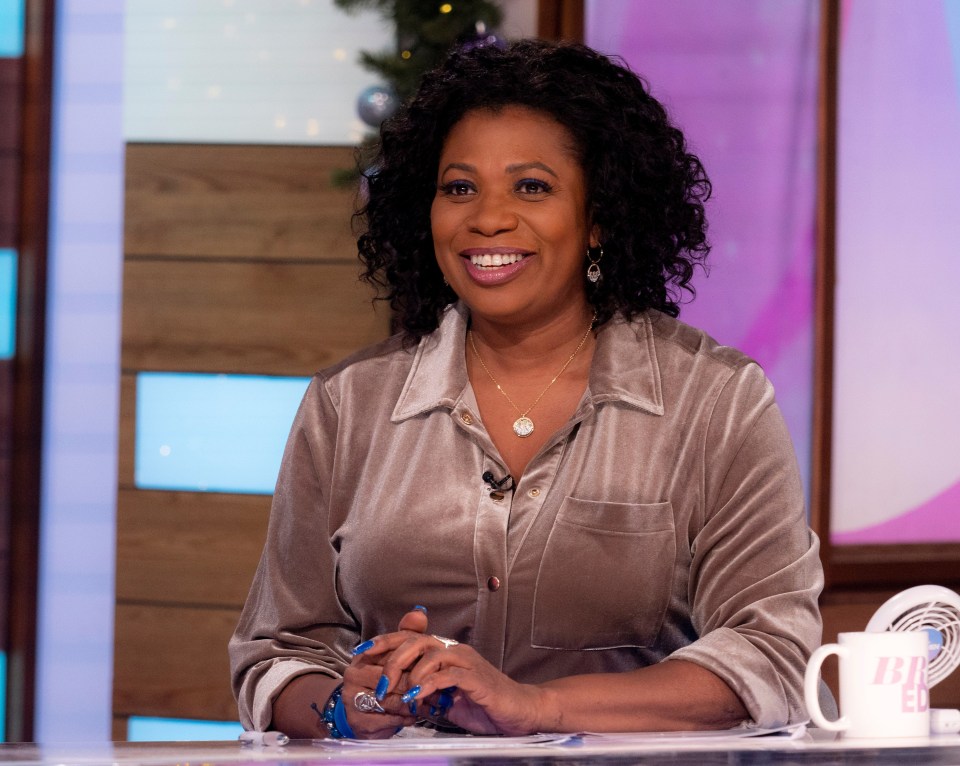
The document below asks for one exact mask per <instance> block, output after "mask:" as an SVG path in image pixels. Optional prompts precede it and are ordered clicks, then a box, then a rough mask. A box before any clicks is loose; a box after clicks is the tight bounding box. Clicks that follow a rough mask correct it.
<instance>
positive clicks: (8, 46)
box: [0, 0, 26, 58]
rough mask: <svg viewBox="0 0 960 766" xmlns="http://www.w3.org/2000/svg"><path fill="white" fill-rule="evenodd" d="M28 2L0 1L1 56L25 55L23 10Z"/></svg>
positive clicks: (14, 56)
mask: <svg viewBox="0 0 960 766" xmlns="http://www.w3.org/2000/svg"><path fill="white" fill-rule="evenodd" d="M25 3H26V0H0V56H3V57H4V58H17V57H18V56H22V55H23V8H24V4H25Z"/></svg>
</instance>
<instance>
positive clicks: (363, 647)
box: [353, 641, 373, 657]
mask: <svg viewBox="0 0 960 766" xmlns="http://www.w3.org/2000/svg"><path fill="white" fill-rule="evenodd" d="M372 648H373V641H364V642H363V643H362V644H357V645H356V646H355V647H353V656H354V657H356V656H357V655H358V654H363V653H364V652H365V651H367V649H372Z"/></svg>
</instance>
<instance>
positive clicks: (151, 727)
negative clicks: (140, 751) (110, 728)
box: [127, 716, 243, 742]
mask: <svg viewBox="0 0 960 766" xmlns="http://www.w3.org/2000/svg"><path fill="white" fill-rule="evenodd" d="M242 731H243V727H242V726H241V725H240V724H239V723H236V722H233V721H195V720H191V719H185V718H141V717H138V716H131V717H130V718H128V719H127V740H128V741H129V742H212V741H214V740H223V739H236V738H237V737H239V736H240V733H241V732H242Z"/></svg>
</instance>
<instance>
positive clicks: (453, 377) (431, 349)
mask: <svg viewBox="0 0 960 766" xmlns="http://www.w3.org/2000/svg"><path fill="white" fill-rule="evenodd" d="M468 318H469V310H468V309H467V307H466V306H464V305H463V304H462V303H456V304H454V305H453V306H451V307H450V308H448V309H447V310H446V312H445V313H444V315H443V317H442V318H441V320H440V326H439V328H438V329H437V330H436V331H435V332H432V333H430V334H429V335H426V336H424V337H423V338H421V339H420V343H419V344H418V346H417V350H416V353H415V355H414V360H413V365H412V366H411V368H410V372H409V374H408V375H407V380H406V383H404V386H403V391H401V392H400V398H399V399H398V400H397V406H396V407H395V408H394V411H393V416H392V417H391V420H392V421H393V422H395V423H397V422H400V421H402V420H406V419H408V418H412V417H415V416H417V415H420V414H421V413H424V412H427V411H429V410H432V409H436V408H438V407H445V408H447V409H451V410H452V409H454V408H455V407H456V405H457V403H458V402H459V401H460V400H461V399H463V398H464V396H465V395H466V391H467V389H468V383H469V381H468V379H467V367H466V361H465V359H464V352H463V349H464V342H465V339H466V335H467V322H468ZM587 401H589V402H591V403H593V404H594V405H597V404H601V403H603V402H613V401H619V402H622V403H624V404H626V405H629V406H632V407H636V408H638V409H642V410H646V411H647V412H649V413H651V414H653V415H662V414H663V391H662V389H661V386H660V368H659V366H658V364H657V354H656V347H655V343H654V334H653V327H652V326H651V322H650V318H649V316H648V315H646V314H644V315H642V316H640V317H639V318H638V319H636V320H635V321H633V322H627V321H626V320H624V319H623V318H622V317H620V316H619V315H617V316H615V317H614V318H613V319H611V320H610V321H609V322H607V323H606V324H604V325H603V327H601V328H600V332H599V333H598V334H597V346H596V349H595V350H594V352H593V366H592V368H591V370H590V385H589V389H588V391H587Z"/></svg>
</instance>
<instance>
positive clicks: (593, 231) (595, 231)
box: [589, 225, 600, 249]
mask: <svg viewBox="0 0 960 766" xmlns="http://www.w3.org/2000/svg"><path fill="white" fill-rule="evenodd" d="M589 244H590V248H591V249H593V248H595V247H600V227H599V226H596V225H594V226H592V227H591V228H590V243H589Z"/></svg>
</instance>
